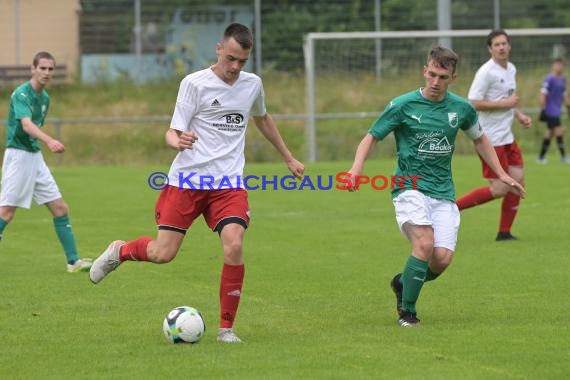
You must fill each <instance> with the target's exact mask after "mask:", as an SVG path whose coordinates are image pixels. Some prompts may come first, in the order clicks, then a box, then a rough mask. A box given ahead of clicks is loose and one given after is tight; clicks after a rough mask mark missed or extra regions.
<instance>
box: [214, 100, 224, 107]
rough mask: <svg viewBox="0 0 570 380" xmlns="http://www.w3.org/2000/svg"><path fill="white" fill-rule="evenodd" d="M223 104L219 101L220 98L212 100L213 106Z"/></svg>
mask: <svg viewBox="0 0 570 380" xmlns="http://www.w3.org/2000/svg"><path fill="white" fill-rule="evenodd" d="M221 106H222V105H221V104H220V102H218V99H214V101H213V102H212V107H221Z"/></svg>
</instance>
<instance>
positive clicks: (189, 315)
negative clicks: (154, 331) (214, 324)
mask: <svg viewBox="0 0 570 380" xmlns="http://www.w3.org/2000/svg"><path fill="white" fill-rule="evenodd" d="M162 330H163V331H164V336H165V337H166V339H167V340H168V341H169V342H171V343H198V341H199V340H200V338H202V335H204V332H205V331H206V324H205V323H204V318H202V314H200V312H199V311H198V310H197V309H195V308H193V307H190V306H178V307H175V308H174V309H172V310H171V311H170V313H168V315H167V316H166V317H165V318H164V322H163V323H162Z"/></svg>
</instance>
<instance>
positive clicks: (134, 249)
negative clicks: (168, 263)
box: [119, 236, 153, 261]
mask: <svg viewBox="0 0 570 380" xmlns="http://www.w3.org/2000/svg"><path fill="white" fill-rule="evenodd" d="M151 240H153V239H152V238H150V237H147V236H143V237H140V238H138V239H137V240H132V241H129V242H127V243H125V244H123V245H122V246H121V250H120V251H119V257H120V260H121V261H127V260H129V261H148V256H147V252H146V247H147V246H148V243H150V241H151Z"/></svg>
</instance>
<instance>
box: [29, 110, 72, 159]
mask: <svg viewBox="0 0 570 380" xmlns="http://www.w3.org/2000/svg"><path fill="white" fill-rule="evenodd" d="M21 122H22V129H23V130H24V132H26V133H27V134H28V135H30V136H32V137H33V138H35V139H38V140H40V141H41V142H43V143H44V144H46V145H47V147H48V148H49V150H50V151H52V152H53V153H63V152H64V151H65V147H64V146H63V144H62V143H61V142H60V141H58V140H56V139H54V138H52V137H51V136H50V135H48V134H47V133H45V132H44V131H42V130H41V129H40V128H39V127H38V126H37V125H36V124H34V122H33V121H32V119H30V118H29V117H25V118H23V119H22V120H21Z"/></svg>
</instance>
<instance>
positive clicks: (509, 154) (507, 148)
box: [479, 141, 524, 179]
mask: <svg viewBox="0 0 570 380" xmlns="http://www.w3.org/2000/svg"><path fill="white" fill-rule="evenodd" d="M495 152H497V157H499V162H500V163H501V167H502V168H503V169H504V170H505V171H506V172H507V173H508V172H509V166H518V167H521V168H522V167H523V166H524V161H523V156H522V151H521V150H520V148H519V146H518V144H517V142H516V141H513V142H512V144H507V145H501V146H496V147H495ZM479 159H480V160H481V164H482V168H483V178H486V179H492V178H499V177H497V174H495V172H494V171H493V169H491V167H490V166H489V165H487V163H486V162H485V161H484V160H483V158H481V156H479Z"/></svg>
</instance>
